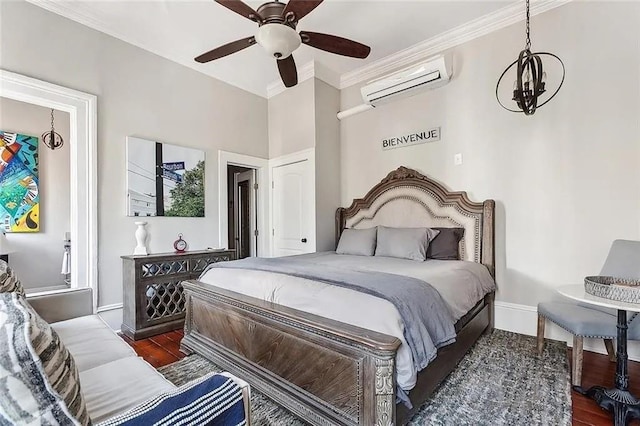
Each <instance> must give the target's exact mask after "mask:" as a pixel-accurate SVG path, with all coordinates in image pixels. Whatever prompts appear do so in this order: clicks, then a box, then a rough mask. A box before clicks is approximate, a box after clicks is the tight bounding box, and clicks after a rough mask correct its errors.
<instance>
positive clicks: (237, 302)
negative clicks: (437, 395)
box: [181, 167, 495, 425]
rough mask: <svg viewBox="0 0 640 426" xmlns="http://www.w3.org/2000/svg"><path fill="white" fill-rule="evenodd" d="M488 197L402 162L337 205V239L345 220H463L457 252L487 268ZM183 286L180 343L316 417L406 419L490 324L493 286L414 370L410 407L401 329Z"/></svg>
mask: <svg viewBox="0 0 640 426" xmlns="http://www.w3.org/2000/svg"><path fill="white" fill-rule="evenodd" d="M494 206H495V203H494V202H493V200H487V201H484V202H483V203H474V202H472V201H470V200H469V198H468V197H467V194H466V193H465V192H450V191H448V190H446V189H445V188H444V187H443V186H442V185H441V184H439V183H437V182H435V181H433V180H431V179H429V178H428V177H426V176H423V175H421V174H420V173H419V172H417V171H415V170H412V169H408V168H406V167H400V168H398V169H397V170H395V171H393V172H391V173H389V174H388V175H387V177H386V178H384V179H383V180H382V181H381V182H380V183H379V184H377V185H376V186H374V187H373V188H372V189H371V190H370V191H369V192H368V193H367V195H366V196H365V197H364V198H362V199H356V200H354V201H353V203H352V204H351V206H350V207H349V208H346V209H345V208H340V209H338V211H337V212H336V241H337V240H338V239H339V237H340V235H341V233H342V231H343V230H344V229H345V227H350V228H362V227H370V226H376V225H386V226H405V227H410V226H449V227H464V228H465V236H464V237H463V240H462V241H461V242H460V256H461V258H462V259H467V260H473V261H475V262H479V263H482V264H484V265H486V266H487V268H488V269H489V271H490V272H491V274H492V275H493V274H494ZM183 287H184V291H185V295H186V301H187V302H186V306H187V312H186V322H185V334H184V339H183V340H182V344H181V349H182V351H183V352H186V353H192V352H195V353H198V354H200V355H203V356H204V357H206V358H208V359H210V360H211V361H213V362H214V363H216V364H218V365H219V366H220V367H222V368H224V369H226V370H228V371H230V372H231V373H233V374H235V375H237V376H238V377H242V378H243V379H245V380H246V381H247V382H249V383H250V384H251V386H253V387H255V389H257V390H259V391H260V392H262V393H264V394H265V395H266V396H268V397H269V398H271V399H273V400H274V401H275V402H277V403H278V404H281V405H282V406H284V407H286V408H287V409H289V410H290V411H292V412H293V413H295V414H296V415H298V416H299V417H301V418H302V419H304V420H306V421H307V422H309V423H311V424H314V425H334V424H341V425H395V424H405V423H406V422H407V421H408V420H409V419H410V418H411V416H412V415H413V414H414V413H415V412H416V411H417V410H418V409H419V407H420V405H421V404H422V402H424V401H425V400H426V399H427V398H428V396H429V395H431V394H432V393H433V391H434V390H435V389H436V387H437V386H438V384H440V383H441V382H442V381H443V380H444V379H445V378H446V377H447V375H448V374H449V373H450V372H451V371H453V369H454V368H455V366H456V365H457V364H458V363H459V362H460V360H461V359H462V357H463V356H464V355H465V353H466V352H467V351H468V350H469V349H470V348H471V346H473V344H474V343H475V341H476V340H477V339H478V338H479V337H480V336H481V335H482V333H483V332H486V331H490V330H492V329H493V299H494V297H493V293H492V294H490V295H487V296H486V297H485V298H484V299H483V300H481V301H480V302H478V304H477V305H476V306H475V307H474V308H473V309H471V311H469V313H467V314H466V315H465V316H464V317H463V318H461V319H460V320H459V321H458V322H457V324H456V331H457V332H458V337H457V340H456V342H455V343H453V344H451V345H448V346H446V347H444V348H441V349H440V350H439V351H438V356H437V358H436V359H435V360H434V361H433V362H431V363H430V364H429V366H427V368H425V369H424V370H422V371H421V372H420V373H419V374H418V382H417V384H416V386H415V388H414V389H412V390H411V392H410V393H409V397H410V398H411V401H412V402H413V406H414V408H413V409H411V410H409V409H407V408H406V407H405V406H404V405H403V404H398V405H396V403H395V401H396V381H395V377H396V375H395V357H396V351H397V350H398V347H399V346H400V341H399V340H398V339H397V338H395V337H391V336H388V335H385V334H381V333H377V332H373V331H370V330H366V329H363V328H360V327H355V326H352V325H348V324H345V323H341V322H338V321H333V320H331V319H327V318H323V317H319V316H316V315H312V314H308V313H305V312H302V311H299V310H296V309H291V308H287V307H285V306H281V305H277V304H274V303H269V302H265V301H262V300H259V299H256V298H253V297H249V296H245V295H242V294H239V293H235V292H232V291H229V290H225V289H221V288H217V287H214V286H211V285H207V284H203V283H200V282H199V281H186V282H183Z"/></svg>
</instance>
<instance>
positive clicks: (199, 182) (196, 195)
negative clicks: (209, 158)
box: [127, 137, 204, 217]
mask: <svg viewBox="0 0 640 426" xmlns="http://www.w3.org/2000/svg"><path fill="white" fill-rule="evenodd" d="M127 215H129V216H183V217H203V216H204V152H203V151H200V150H197V149H191V148H185V147H182V146H177V145H170V144H167V143H161V142H156V141H150V140H145V139H140V138H135V137H127Z"/></svg>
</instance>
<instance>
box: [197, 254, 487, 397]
mask: <svg viewBox="0 0 640 426" xmlns="http://www.w3.org/2000/svg"><path fill="white" fill-rule="evenodd" d="M296 257H297V258H303V259H305V260H307V261H309V262H314V263H320V264H325V265H328V266H333V267H338V268H348V269H356V270H366V271H374V272H386V273H390V274H399V275H405V276H410V277H414V278H417V279H420V280H422V281H425V282H427V283H429V284H431V285H432V286H433V287H434V288H435V289H436V290H438V292H439V293H440V294H441V295H442V298H443V299H444V301H445V303H446V304H447V306H448V307H449V309H450V310H451V313H452V314H453V316H454V318H455V320H456V321H457V320H458V319H460V318H461V317H462V316H463V315H464V314H466V313H467V312H468V311H469V310H470V309H471V308H472V307H473V306H475V304H476V303H478V301H479V300H480V299H482V298H483V297H484V296H485V295H486V294H487V293H489V292H491V291H493V290H494V289H495V283H494V281H493V279H492V278H491V275H490V274H489V271H488V270H487V268H486V267H484V266H483V265H481V264H479V263H475V262H468V261H455V260H428V261H426V262H418V261H415V260H407V259H396V258H390V257H381V256H351V255H341V254H336V253H335V252H321V253H312V254H306V255H300V256H296ZM200 281H202V282H204V283H207V284H211V285H214V286H216V287H221V288H225V289H228V290H231V291H235V292H238V293H242V294H245V295H247V296H252V297H256V298H258V299H262V300H266V301H269V302H273V303H277V304H280V305H284V306H287V307H290V308H294V309H298V310H301V311H304V312H309V313H312V314H315V315H319V316H323V317H325V318H330V319H333V320H336V321H341V322H345V323H347V324H352V325H355V326H358V327H362V328H366V329H368V330H373V331H377V332H380V333H384V334H388V335H391V336H394V337H397V338H398V339H400V341H401V342H402V345H401V346H400V348H399V349H398V353H397V356H396V371H397V382H398V385H399V386H400V387H401V388H402V389H404V390H405V391H409V390H410V389H412V388H413V387H414V386H415V383H416V379H417V374H418V371H417V370H416V368H415V367H414V365H413V359H412V355H411V350H410V349H409V347H408V345H407V342H406V341H405V339H404V325H403V322H402V318H401V317H400V314H399V313H398V310H397V309H396V307H395V306H394V305H393V304H392V303H391V302H389V301H387V300H385V299H381V298H378V297H375V296H371V295H369V294H365V293H360V292H358V291H354V290H350V289H346V288H343V287H337V286H333V285H330V284H325V283H322V282H318V281H313V280H308V279H304V278H298V277H291V276H288V275H283V274H276V273H272V272H264V271H254V270H245V269H231V268H212V269H210V270H209V271H207V272H206V273H205V274H204V276H202V277H201V278H200Z"/></svg>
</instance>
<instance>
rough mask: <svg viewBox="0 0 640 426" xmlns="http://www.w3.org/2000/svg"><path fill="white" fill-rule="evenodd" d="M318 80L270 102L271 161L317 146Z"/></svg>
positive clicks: (295, 87)
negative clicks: (315, 84) (316, 99)
mask: <svg viewBox="0 0 640 426" xmlns="http://www.w3.org/2000/svg"><path fill="white" fill-rule="evenodd" d="M314 92H315V86H314V79H313V78H311V79H309V80H305V81H303V82H301V83H300V84H298V85H297V86H294V87H292V88H289V89H287V90H285V91H284V92H282V93H280V94H278V95H276V96H274V97H272V98H270V99H269V158H277V157H282V156H283V155H287V154H292V153H294V152H298V151H302V150H305V149H309V148H313V147H314V146H315V143H316V141H315V126H316V123H315V104H314V96H315V95H314Z"/></svg>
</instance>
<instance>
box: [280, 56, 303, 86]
mask: <svg viewBox="0 0 640 426" xmlns="http://www.w3.org/2000/svg"><path fill="white" fill-rule="evenodd" d="M277 62H278V71H280V77H282V82H283V83H284V87H293V86H295V85H296V84H298V70H297V69H296V61H294V60H293V55H289V56H287V57H286V58H284V59H278V60H277Z"/></svg>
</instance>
